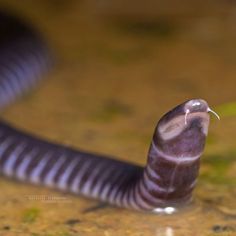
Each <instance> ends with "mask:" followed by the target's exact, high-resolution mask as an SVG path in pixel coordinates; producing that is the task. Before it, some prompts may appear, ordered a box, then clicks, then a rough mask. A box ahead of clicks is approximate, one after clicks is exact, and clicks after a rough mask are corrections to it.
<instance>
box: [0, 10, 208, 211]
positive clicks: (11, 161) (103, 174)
mask: <svg viewBox="0 0 236 236" xmlns="http://www.w3.org/2000/svg"><path fill="white" fill-rule="evenodd" d="M0 33H1V38H0V108H1V109H3V108H4V107H6V106H7V105H8V104H10V103H11V102H12V101H14V100H15V98H16V97H18V96H20V95H22V94H24V93H25V92H26V91H28V90H29V89H31V88H33V87H35V85H36V84H37V82H38V81H39V80H40V79H41V78H42V75H43V73H44V72H46V71H47V70H48V68H49V67H50V65H51V57H50V53H49V52H48V49H47V46H46V45H45V43H44V42H43V40H42V39H41V37H40V35H38V34H37V33H36V32H34V30H32V29H31V28H30V27H29V26H27V24H24V23H22V21H19V20H18V19H17V18H15V17H12V16H9V15H6V14H3V13H1V15H0ZM209 111H211V110H210V108H209V106H208V104H207V103H206V102H205V101H204V100H201V99H193V100H188V101H186V102H184V103H182V104H181V105H179V106H177V107H175V108H174V109H173V110H171V111H170V112H168V113H167V114H165V115H164V116H163V117H162V118H161V119H160V121H159V122H158V124H157V126H156V128H155V131H154V135H153V139H152V142H151V145H150V148H149V152H148V159H147V164H146V166H145V167H144V168H143V167H141V166H138V165H135V164H131V163H128V162H122V161H119V160H115V159H112V158H110V157H106V156H103V155H97V154H92V153H89V152H83V151H78V150H74V149H73V148H69V147H67V146H64V145H59V144H54V143H52V142H48V141H45V140H42V139H40V138H37V137H35V136H33V135H29V134H26V133H24V132H22V131H20V130H17V129H15V128H13V127H12V126H11V125H9V124H7V123H5V122H4V121H0V172H1V174H2V175H3V176H6V177H10V178H13V179H17V180H20V181H25V182H29V183H33V184H40V185H45V186H48V187H52V188H56V189H59V190H63V191H67V192H71V193H74V194H81V195H83V196H86V197H90V198H94V199H98V200H100V201H103V202H108V203H109V204H112V205H116V206H119V207H125V208H130V209H135V210H144V211H153V212H166V213H172V211H175V209H176V208H178V207H179V206H182V205H186V204H188V203H189V202H190V201H191V199H192V191H193V189H194V187H195V185H196V181H197V177H198V172H199V165H200V156H201V154H202V152H203V149H204V145H205V139H206V136H207V132H208V125H209Z"/></svg>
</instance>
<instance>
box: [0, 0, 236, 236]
mask: <svg viewBox="0 0 236 236" xmlns="http://www.w3.org/2000/svg"><path fill="white" fill-rule="evenodd" d="M59 2H60V4H58V2H56V1H35V2H33V1H19V2H17V1H1V4H2V5H8V6H10V7H11V9H15V10H16V11H17V12H18V13H20V14H22V15H23V16H26V17H28V19H29V21H30V22H32V23H33V24H34V25H35V27H36V28H39V29H40V30H41V32H42V33H43V34H44V37H45V38H46V39H47V40H48V42H49V44H50V45H51V47H52V48H53V50H54V52H55V53H56V55H57V58H58V60H57V64H56V66H55V68H54V70H53V71H51V73H50V74H49V75H48V76H47V77H48V81H45V82H44V83H42V85H41V87H40V88H39V89H37V90H36V91H34V92H32V93H30V94H29V95H27V96H25V97H24V98H23V99H22V100H21V101H19V102H17V103H15V104H13V105H12V106H10V107H9V108H8V109H7V110H6V111H4V113H3V114H2V116H3V118H4V119H6V120H8V121H10V122H11V123H13V124H14V125H15V126H17V127H19V128H22V129H24V130H27V131H29V132H32V133H35V134H37V135H40V136H41V137H44V138H48V139H50V140H55V141H57V142H61V143H66V144H68V145H72V146H74V147H77V148H82V149H84V150H88V151H93V152H98V153H103V154H111V155H114V156H117V157H118V158H119V159H123V160H129V161H132V162H134V163H138V164H141V165H144V164H145V161H146V154H147V150H148V147H149V144H150V140H151V136H152V133H153V130H154V127H155V125H156V122H157V120H158V119H159V118H160V116H161V115H162V114H163V113H164V112H166V111H168V110H169V109H170V108H172V107H173V106H175V105H177V104H179V103H181V102H183V101H184V100H187V99H190V98H195V97H199V98H204V99H205V100H207V101H208V102H209V104H210V106H211V107H212V108H213V109H215V110H216V111H217V110H219V112H220V111H222V109H220V107H221V108H222V106H223V107H224V104H225V103H229V102H235V101H236V96H235V87H236V86H235V85H236V81H235V76H236V66H235V65H236V53H235V49H236V28H235V12H236V5H234V4H233V3H223V2H221V4H212V5H211V4H210V3H208V5H206V6H205V8H204V11H200V10H199V9H198V8H197V9H196V12H195V11H194V7H195V5H194V4H193V6H192V5H190V4H188V3H187V2H186V7H185V8H181V7H180V9H178V7H177V8H176V12H175V11H174V10H170V11H168V10H166V9H165V11H164V10H163V9H161V8H159V7H158V6H156V11H154V10H153V9H152V11H151V13H150V14H149V12H148V11H149V10H150V9H151V8H150V9H148V8H145V9H143V12H141V13H140V7H139V5H137V6H136V8H137V9H139V11H137V12H135V7H133V6H132V5H131V4H127V5H126V8H125V9H126V10H125V11H121V10H119V11H118V10H117V9H119V7H117V8H116V7H114V6H117V1H114V6H113V5H112V4H111V3H109V4H108V1H103V4H100V5H99V4H95V3H93V1H89V2H90V4H89V3H87V4H85V3H83V1H59ZM130 2H131V3H132V1H130ZM92 3H93V4H92ZM118 5H119V4H118ZM112 6H113V7H112ZM35 9H37V10H35ZM161 10H163V11H161ZM197 10H198V11H197ZM153 11H154V12H156V15H157V16H158V17H153V14H154V13H153ZM117 12H118V13H119V14H115V13H117ZM131 13H132V14H131ZM220 115H221V121H220V122H219V121H217V120H216V119H215V118H214V117H212V121H211V126H210V129H209V138H208V142H207V145H206V150H205V153H204V155H203V157H202V166H201V171H200V178H199V181H198V184H197V187H196V190H195V191H194V199H195V200H194V203H193V204H192V206H190V207H188V208H187V209H185V210H183V211H181V212H179V213H178V214H175V215H172V216H163V215H161V216H160V215H152V214H143V213H137V212H134V211H128V210H124V209H118V208H115V207H111V206H107V205H101V204H99V203H98V202H96V201H93V200H88V199H85V198H81V197H77V196H72V195H68V194H64V193H59V192H55V191H52V190H48V189H46V188H39V187H36V186H30V185H23V184H19V183H16V182H13V181H9V180H6V179H1V180H0V186H1V193H2V194H1V195H0V204H1V211H0V219H1V222H0V234H1V235H35V236H36V235H63V236H64V235H82V236H83V235H96V236H100V235H103V236H112V235H116V236H117V235H118V236H119V235H132V236H141V235H145V236H149V235H152V236H153V235H158V236H162V235H163V236H178V235H180V236H183V235H188V236H195V235H207V236H208V235H229V236H231V235H236V146H235V138H234V136H235V132H236V128H235V127H236V117H235V116H233V115H225V114H224V113H223V112H222V114H220Z"/></svg>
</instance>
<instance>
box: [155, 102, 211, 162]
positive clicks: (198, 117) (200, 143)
mask: <svg viewBox="0 0 236 236" xmlns="http://www.w3.org/2000/svg"><path fill="white" fill-rule="evenodd" d="M209 111H211V110H210V108H209V106H208V104H207V102H206V101H204V100H202V99H192V100H188V101H186V102H184V103H182V104H180V105H179V106H177V107H175V108H174V109H173V110H171V111H169V112H168V113H166V114H165V115H164V116H163V117H162V118H161V119H160V121H159V122H158V125H157V128H156V132H155V133H154V139H153V141H154V143H155V144H156V146H157V147H158V148H159V149H160V150H161V151H162V152H164V153H166V154H168V155H171V156H174V157H178V158H181V157H195V156H199V155H200V154H201V153H202V152H203V149H204V145H205V139H206V136H207V133H208V126H209V114H208V113H209Z"/></svg>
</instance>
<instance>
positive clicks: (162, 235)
mask: <svg viewBox="0 0 236 236" xmlns="http://www.w3.org/2000/svg"><path fill="white" fill-rule="evenodd" d="M174 235H175V234H174V229H173V228H172V227H165V228H159V229H157V230H156V235H155V236H174Z"/></svg>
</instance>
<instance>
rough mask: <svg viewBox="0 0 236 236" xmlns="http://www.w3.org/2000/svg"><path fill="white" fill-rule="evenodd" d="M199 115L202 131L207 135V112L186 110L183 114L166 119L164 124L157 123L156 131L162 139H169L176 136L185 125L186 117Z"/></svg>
mask: <svg viewBox="0 0 236 236" xmlns="http://www.w3.org/2000/svg"><path fill="white" fill-rule="evenodd" d="M194 116H199V117H201V118H202V120H203V121H202V126H203V133H204V134H205V135H207V132H208V122H207V123H206V122H204V121H208V120H209V116H208V113H206V112H205V113H204V112H194V113H191V112H186V113H185V115H180V116H176V117H175V118H173V119H172V120H170V121H168V122H167V123H166V124H159V126H158V131H159V134H160V136H161V138H162V139H163V140H169V139H172V138H174V137H176V136H178V135H179V134H180V133H181V132H182V131H183V130H184V129H185V128H186V125H187V117H188V119H191V117H194Z"/></svg>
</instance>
